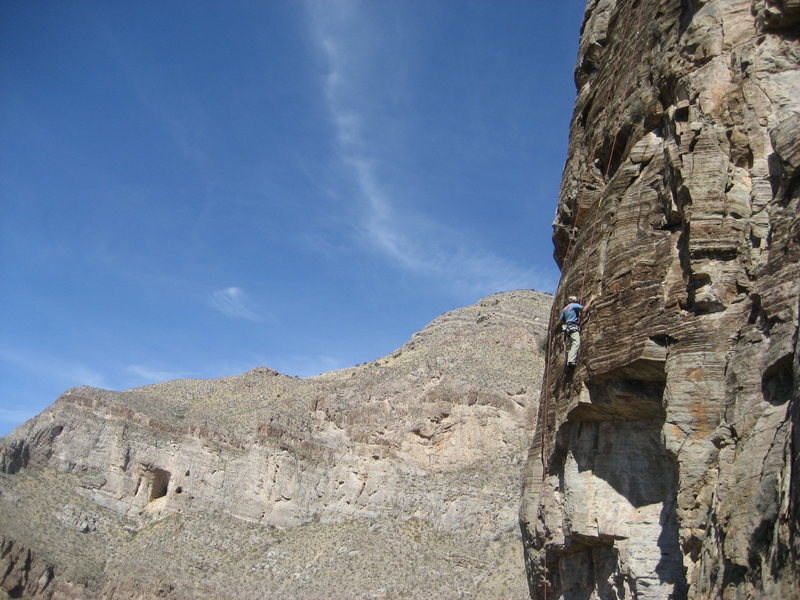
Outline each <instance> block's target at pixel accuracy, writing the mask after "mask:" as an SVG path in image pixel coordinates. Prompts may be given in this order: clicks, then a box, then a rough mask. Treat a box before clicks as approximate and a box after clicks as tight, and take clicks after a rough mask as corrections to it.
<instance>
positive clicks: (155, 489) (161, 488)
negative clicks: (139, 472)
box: [150, 469, 170, 502]
mask: <svg viewBox="0 0 800 600" xmlns="http://www.w3.org/2000/svg"><path fill="white" fill-rule="evenodd" d="M169 478H170V472H169V471H165V470H164V469H155V470H154V471H153V483H152V487H151V488H150V501H151V502H152V501H153V500H157V499H158V498H163V497H164V496H166V495H167V488H169Z"/></svg>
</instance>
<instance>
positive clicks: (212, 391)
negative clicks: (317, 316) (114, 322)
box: [0, 291, 552, 600]
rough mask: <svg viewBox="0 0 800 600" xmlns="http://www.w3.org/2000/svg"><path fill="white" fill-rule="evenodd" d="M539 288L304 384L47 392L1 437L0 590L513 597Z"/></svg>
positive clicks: (543, 303)
mask: <svg viewBox="0 0 800 600" xmlns="http://www.w3.org/2000/svg"><path fill="white" fill-rule="evenodd" d="M551 300H552V298H551V297H550V296H547V295H545V294H539V293H537V292H530V291H516V292H508V293H503V294H498V295H494V296H490V297H488V298H486V299H484V300H482V301H481V302H479V303H478V304H476V305H474V306H471V307H468V308H464V309H459V310H456V311H453V312H451V313H448V314H446V315H444V316H442V317H440V318H438V319H436V320H435V321H433V322H432V323H431V324H430V325H429V326H427V327H426V328H425V329H423V330H422V331H421V332H419V333H417V334H415V335H414V336H413V338H412V339H411V340H410V341H409V342H408V343H407V344H406V345H405V346H403V347H402V348H400V349H399V350H397V351H396V352H394V353H392V354H391V355H390V356H386V357H384V358H381V359H379V360H376V361H374V362H371V363H369V364H365V365H361V366H358V367H353V368H349V369H344V370H341V371H335V372H332V373H328V374H325V375H321V376H318V377H313V378H310V379H298V378H294V377H287V376H284V375H280V374H278V373H276V372H275V371H272V370H270V369H266V368H258V369H255V370H253V371H250V372H248V373H245V374H244V375H241V376H237V377H229V378H225V379H220V380H213V381H201V380H182V381H173V382H168V383H163V384H158V385H153V386H148V387H144V388H139V389H134V390H129V391H127V392H109V391H105V390H99V389H94V388H76V389H73V390H70V391H68V392H66V393H65V394H64V395H63V396H61V397H60V398H59V399H58V400H57V402H56V403H55V404H54V405H53V406H52V407H51V408H49V409H47V410H46V411H44V412H43V413H42V414H41V415H39V416H38V417H36V418H35V419H33V420H32V421H31V422H29V423H27V424H26V425H24V426H22V427H20V428H19V429H17V430H16V431H14V432H13V433H12V434H11V435H9V436H8V437H7V438H6V439H5V440H3V441H2V450H1V451H0V466H2V471H3V474H0V537H1V538H2V540H1V541H0V544H1V545H0V584H1V585H2V588H3V589H5V591H6V592H7V593H8V594H9V595H11V596H12V597H23V596H24V597H33V598H48V599H70V598H88V597H91V598H105V599H123V598H124V599H133V598H140V599H150V598H174V599H190V598H192V599H195V598H215V599H217V598H231V599H237V600H241V599H248V598H252V599H268V598H281V599H283V598H311V599H320V598H347V599H351V598H462V597H470V598H512V599H513V598H519V599H522V598H525V597H527V585H526V580H525V571H524V562H523V559H522V544H521V540H520V534H519V530H518V527H517V513H518V507H519V488H520V484H521V481H520V480H521V472H522V466H523V463H524V457H525V453H526V450H527V446H528V444H529V442H530V437H531V435H532V425H531V424H532V423H533V419H534V416H535V413H536V410H537V407H538V403H539V389H540V380H541V372H542V370H543V366H544V351H543V340H544V339H545V331H546V322H547V314H548V312H549V309H550V302H551ZM0 595H1V594H0Z"/></svg>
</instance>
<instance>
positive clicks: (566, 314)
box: [560, 302, 583, 325]
mask: <svg viewBox="0 0 800 600" xmlns="http://www.w3.org/2000/svg"><path fill="white" fill-rule="evenodd" d="M582 310H583V304H578V303H577V302H571V303H570V304H567V305H566V306H565V307H564V310H562V311H561V317H560V318H561V320H562V321H564V322H565V323H566V324H567V325H578V324H579V323H580V322H581V311H582Z"/></svg>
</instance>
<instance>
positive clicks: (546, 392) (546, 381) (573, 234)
mask: <svg viewBox="0 0 800 600" xmlns="http://www.w3.org/2000/svg"><path fill="white" fill-rule="evenodd" d="M635 1H636V0H631V3H630V4H629V5H628V10H627V12H626V15H625V17H626V18H625V25H627V24H628V23H629V22H630V21H629V19H630V16H631V13H632V11H633V7H634V4H635ZM644 4H645V2H644V0H640V2H639V13H638V16H637V19H636V39H637V40H638V39H639V37H640V35H641V21H642V13H643V12H644ZM624 33H625V34H627V27H625V31H624ZM624 37H625V38H627V35H625V36H624ZM615 62H616V61H612V60H608V61H606V63H605V64H604V65H603V70H605V69H607V68H610V66H609V65H611V64H612V63H615ZM598 78H599V75H598ZM614 87H615V86H612V85H609V86H608V92H607V94H606V100H605V102H604V104H603V106H604V107H608V102H609V100H610V99H611V93H612V91H613V90H614ZM618 136H619V130H617V131H616V132H615V133H614V138H613V140H612V142H611V150H610V152H609V153H608V159H607V161H606V166H605V173H604V174H603V182H604V184H605V182H607V181H608V174H609V172H610V171H611V162H612V160H613V158H614V151H615V150H616V145H617V138H618ZM598 144H599V141H597V139H596V138H595V143H594V148H593V151H592V154H591V156H595V155H596V152H597V146H598ZM575 204H576V209H575V218H574V219H573V221H572V230H571V231H570V234H569V242H568V243H567V249H566V251H565V252H564V259H563V264H565V265H568V264H570V263H569V260H570V253H571V252H572V249H573V242H574V241H575V239H577V237H578V233H577V230H578V224H579V223H580V218H581V211H582V210H583V206H582V205H581V204H580V202H578V199H577V198H576V200H575ZM602 205H603V193H602V192H601V194H600V199H599V200H598V202H597V207H596V209H595V211H594V214H593V216H594V218H593V219H592V227H591V233H590V241H589V246H588V248H587V250H586V260H585V261H584V265H583V279H582V281H581V288H580V296H579V298H581V300H583V297H584V292H585V287H586V281H587V277H588V274H589V259H590V257H591V254H592V248H593V247H594V241H595V234H596V229H597V222H598V221H599V220H600V218H599V217H601V216H602V215H598V214H597V213H598V212H599V209H600V208H601V207H602ZM555 314H556V309H555V308H553V309H551V311H550V323H548V329H547V331H548V340H547V354H546V355H545V367H544V377H543V386H542V392H543V398H542V402H541V410H542V411H543V412H542V420H541V423H542V427H541V444H542V454H541V460H542V482H544V480H545V479H546V477H547V460H546V453H545V449H546V447H547V438H548V434H547V432H548V425H549V424H548V421H549V412H550V404H551V403H550V402H549V400H550V395H551V394H550V368H551V366H552V364H551V363H552V358H551V357H552V355H553V337H554V336H553V335H551V333H552V332H553V331H554V326H555V325H556V324H557V322H558V321H557V319H556V318H555ZM547 552H548V551H547V544H546V543H545V544H544V569H543V575H544V577H543V583H544V585H543V597H544V600H547V592H548V588H549V580H550V573H549V571H548V563H547Z"/></svg>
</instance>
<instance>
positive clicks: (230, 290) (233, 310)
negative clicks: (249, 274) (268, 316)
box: [211, 286, 263, 321]
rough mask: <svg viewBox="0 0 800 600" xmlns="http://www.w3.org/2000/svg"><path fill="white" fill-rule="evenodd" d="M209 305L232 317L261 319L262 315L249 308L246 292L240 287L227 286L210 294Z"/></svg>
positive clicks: (251, 319)
mask: <svg viewBox="0 0 800 600" xmlns="http://www.w3.org/2000/svg"><path fill="white" fill-rule="evenodd" d="M211 305H212V306H213V307H214V308H216V309H217V310H218V311H219V312H221V313H222V314H223V315H225V316H228V317H231V318H233V319H247V320H248V321H261V320H263V319H262V316H261V315H259V314H258V313H256V312H255V311H254V310H253V309H252V308H251V301H250V299H249V298H248V296H247V293H246V292H245V291H244V290H243V289H242V288H240V287H235V286H234V287H227V288H224V289H221V290H217V291H215V292H213V293H212V294H211Z"/></svg>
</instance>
